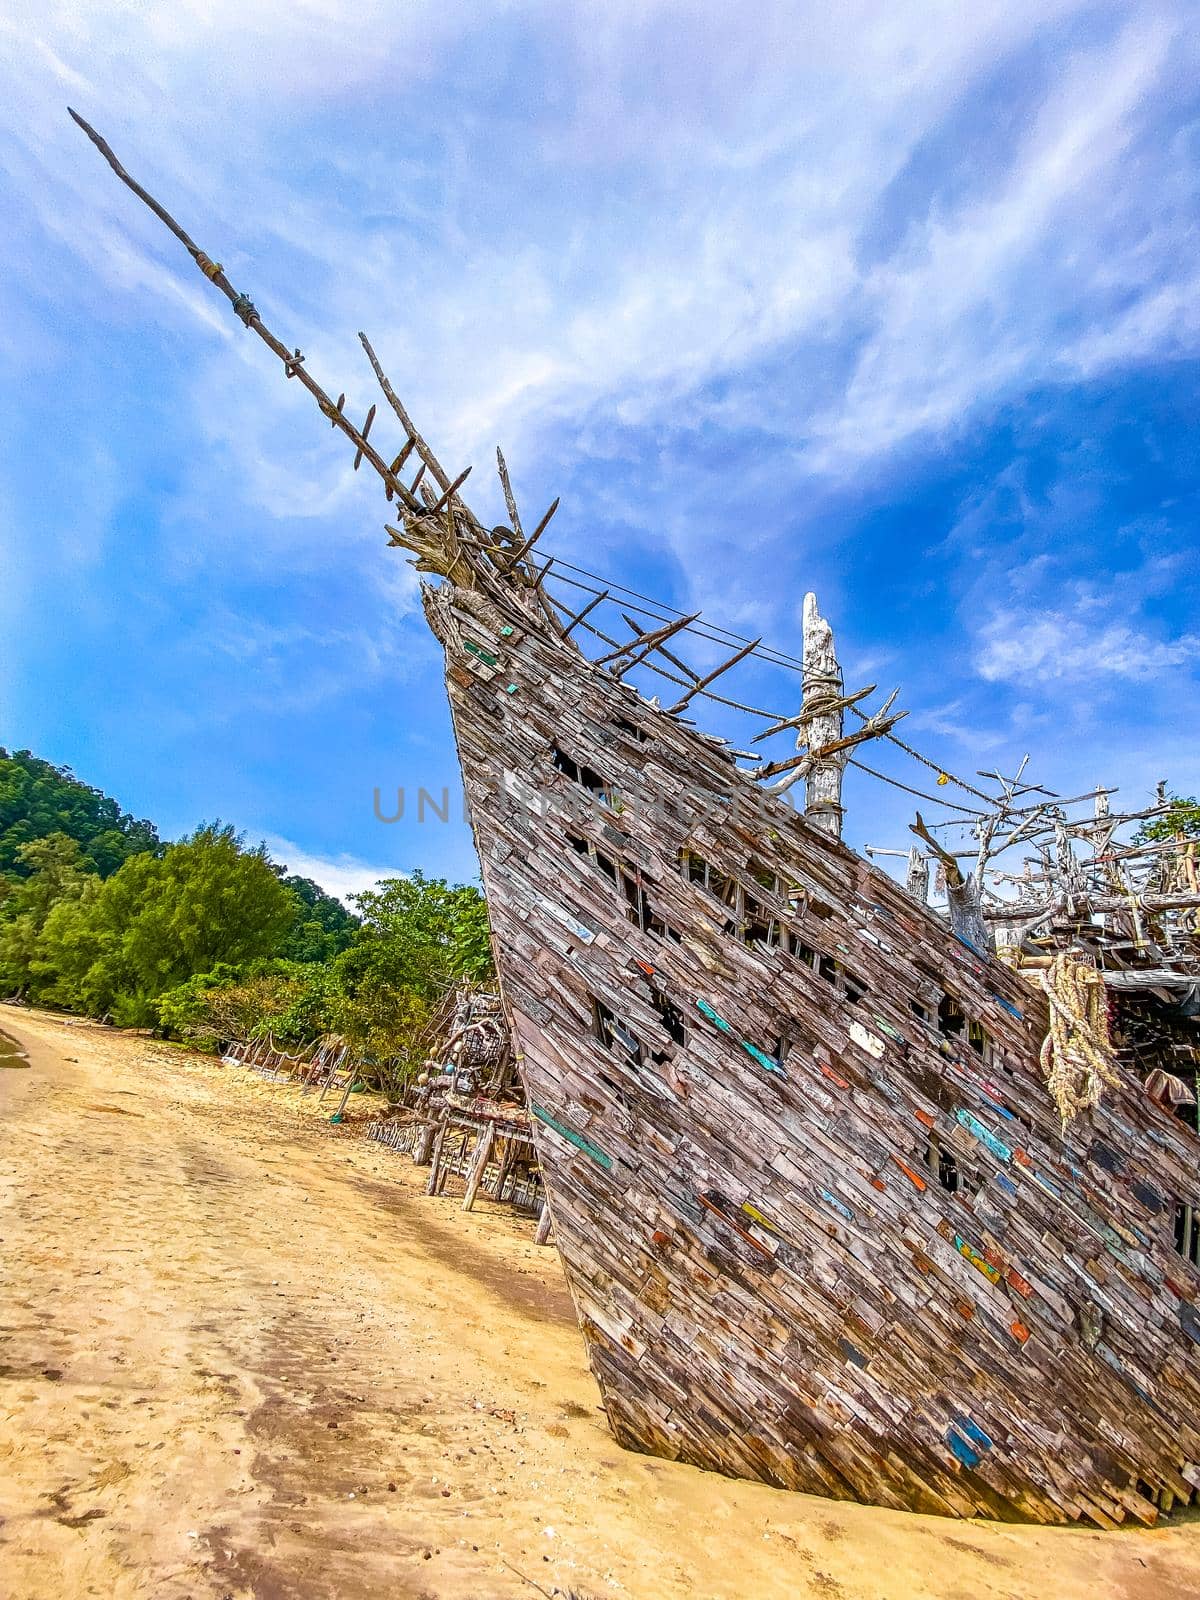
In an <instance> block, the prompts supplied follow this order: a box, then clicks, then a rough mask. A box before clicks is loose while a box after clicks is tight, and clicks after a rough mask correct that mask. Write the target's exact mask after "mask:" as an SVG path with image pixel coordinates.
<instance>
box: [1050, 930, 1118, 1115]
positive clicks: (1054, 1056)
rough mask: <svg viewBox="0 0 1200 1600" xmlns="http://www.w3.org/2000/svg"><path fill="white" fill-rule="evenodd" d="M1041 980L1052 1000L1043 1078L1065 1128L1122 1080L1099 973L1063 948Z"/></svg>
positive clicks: (1116, 1086)
mask: <svg viewBox="0 0 1200 1600" xmlns="http://www.w3.org/2000/svg"><path fill="white" fill-rule="evenodd" d="M1041 977H1042V987H1043V988H1044V989H1045V991H1046V999H1047V1000H1048V1001H1049V1002H1050V1032H1049V1033H1048V1034H1047V1035H1046V1037H1045V1040H1044V1041H1043V1043H1042V1053H1041V1065H1042V1076H1043V1077H1044V1078H1045V1080H1046V1087H1047V1088H1048V1089H1049V1090H1050V1094H1051V1096H1052V1097H1053V1100H1054V1103H1055V1105H1056V1106H1057V1107H1058V1114H1059V1116H1060V1117H1061V1118H1062V1123H1063V1127H1064V1129H1065V1128H1066V1125H1067V1123H1068V1122H1069V1121H1070V1120H1071V1118H1072V1117H1075V1116H1078V1114H1079V1113H1080V1112H1081V1111H1085V1110H1087V1109H1088V1108H1089V1107H1091V1106H1096V1105H1099V1103H1100V1097H1101V1095H1102V1094H1103V1092H1104V1089H1105V1086H1106V1085H1107V1086H1108V1087H1109V1088H1110V1089H1116V1088H1118V1087H1119V1085H1120V1079H1119V1078H1118V1077H1117V1070H1116V1059H1115V1057H1114V1055H1113V1047H1112V1041H1111V1039H1110V1038H1109V1035H1108V1005H1107V1001H1106V999H1105V994H1104V979H1103V978H1102V977H1101V975H1100V973H1098V972H1097V971H1096V969H1095V967H1091V966H1089V965H1088V964H1087V963H1086V962H1085V961H1080V960H1079V958H1078V957H1077V956H1074V955H1072V954H1071V952H1070V951H1069V950H1061V951H1059V953H1058V955H1056V956H1055V958H1054V960H1053V962H1052V963H1051V965H1050V967H1049V969H1048V970H1047V971H1045V972H1043V973H1042V975H1041Z"/></svg>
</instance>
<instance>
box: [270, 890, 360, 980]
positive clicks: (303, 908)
mask: <svg viewBox="0 0 1200 1600" xmlns="http://www.w3.org/2000/svg"><path fill="white" fill-rule="evenodd" d="M273 870H274V871H275V872H276V873H278V874H279V881H280V883H282V884H283V886H284V888H285V889H290V890H291V891H292V893H293V894H294V895H295V896H296V898H297V900H298V901H299V902H300V911H299V915H298V916H297V919H296V924H295V926H294V927H293V929H292V931H291V934H290V936H289V938H288V942H287V945H286V947H285V949H284V952H283V953H284V955H285V957H286V958H287V959H288V960H289V961H332V960H333V958H334V956H337V955H340V954H341V953H342V951H343V950H346V949H348V948H349V946H350V945H351V944H353V942H354V934H355V931H356V929H357V928H358V918H357V917H356V916H355V915H354V914H353V913H352V912H350V911H347V910H346V908H345V906H344V905H343V904H342V902H341V901H340V900H338V899H336V898H335V897H334V896H333V895H331V894H326V893H325V890H324V889H322V888H321V886H320V884H319V883H314V882H313V880H312V879H311V878H300V877H297V876H296V875H295V874H288V873H287V869H286V868H285V867H274V868H273Z"/></svg>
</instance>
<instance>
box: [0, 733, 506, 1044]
mask: <svg viewBox="0 0 1200 1600" xmlns="http://www.w3.org/2000/svg"><path fill="white" fill-rule="evenodd" d="M353 898H354V901H355V904H356V908H357V909H356V911H355V912H351V911H348V910H347V909H346V907H345V906H344V905H343V904H342V903H341V901H340V900H337V899H335V898H334V897H333V896H332V895H328V894H326V893H325V892H324V890H322V889H321V887H320V886H319V885H318V884H316V883H314V882H313V881H312V880H311V879H309V878H301V877H296V876H294V875H289V874H288V872H287V868H286V866H284V865H280V864H278V863H276V862H274V861H272V860H271V858H270V856H269V855H268V853H267V851H266V849H265V847H263V846H262V845H259V846H257V847H251V846H249V845H248V844H247V843H246V841H245V839H244V838H243V837H242V836H241V835H240V834H239V833H237V832H236V830H235V829H234V828H233V826H232V825H230V824H222V823H219V822H217V823H211V824H203V825H201V826H199V827H198V828H196V830H195V831H194V832H193V833H191V834H189V835H187V836H186V837H185V838H183V839H180V840H178V841H176V842H173V843H171V842H164V841H163V840H162V839H160V838H159V835H158V832H157V830H156V828H155V827H154V825H153V824H152V823H151V822H148V821H137V820H135V819H134V818H133V817H132V816H130V815H129V814H128V813H127V812H124V811H122V809H121V807H120V806H119V804H118V803H117V802H116V801H115V800H113V799H111V798H110V797H109V796H108V795H105V794H103V793H102V792H101V791H100V790H99V789H95V788H92V787H91V786H90V785H88V784H85V783H82V782H81V781H80V780H79V779H78V778H76V777H75V775H74V774H73V773H72V772H71V771H70V769H69V768H67V767H55V766H52V765H51V764H50V763H49V762H46V761H42V760H40V759H39V758H38V757H36V756H33V755H32V754H31V753H30V752H29V751H27V750H21V751H17V752H15V753H13V754H9V752H8V751H6V750H3V749H0V998H5V999H20V1000H26V1001H29V1002H32V1003H35V1004H38V1005H47V1006H57V1007H61V1008H63V1009H65V1010H70V1011H78V1012H83V1013H85V1014H87V1015H89V1016H94V1017H101V1018H106V1019H108V1020H111V1021H113V1022H115V1023H117V1024H118V1025H120V1026H126V1027H158V1028H160V1029H161V1030H162V1031H164V1032H166V1033H171V1034H174V1035H175V1036H177V1037H180V1038H184V1039H188V1040H190V1041H192V1042H196V1043H201V1044H207V1045H217V1044H219V1043H221V1042H222V1041H224V1040H226V1039H229V1038H234V1037H239V1038H248V1037H257V1036H266V1034H268V1033H270V1034H272V1035H273V1036H274V1038H275V1039H276V1040H277V1041H278V1042H279V1043H281V1044H287V1045H294V1046H298V1045H303V1044H306V1043H308V1042H310V1041H312V1040H315V1039H317V1038H319V1037H321V1036H322V1035H324V1034H327V1033H331V1032H337V1033H341V1034H344V1035H345V1036H346V1037H347V1038H348V1039H349V1040H350V1042H351V1044H352V1045H353V1047H354V1048H355V1050H356V1051H357V1052H358V1053H359V1054H360V1055H362V1056H363V1057H365V1058H367V1059H373V1060H377V1061H379V1062H381V1063H390V1064H391V1066H392V1070H393V1071H394V1072H399V1073H401V1074H402V1073H403V1072H404V1071H405V1070H406V1067H407V1054H408V1051H409V1048H410V1046H411V1045H412V1043H413V1041H414V1040H415V1039H416V1038H417V1036H418V1035H419V1034H420V1032H421V1030H422V1028H423V1027H424V1024H425V1020H426V1019H427V1017H428V1015H429V1011H430V1008H431V1007H432V1006H433V1005H434V1004H435V1003H436V1002H437V1000H438V999H440V997H441V995H442V994H443V993H444V992H445V990H446V988H447V987H448V986H449V985H450V984H452V983H454V982H456V981H457V980H458V979H459V978H460V977H462V976H470V977H473V978H476V979H483V978H486V977H487V976H488V975H489V973H490V966H491V959H490V952H489V947H488V938H487V921H486V916H485V912H484V906H483V900H482V897H481V895H480V894H479V892H478V890H477V889H474V888H472V887H470V886H468V885H457V886H452V885H449V884H447V883H445V882H443V881H442V880H440V879H427V878H425V877H424V876H423V874H421V873H420V872H416V873H414V874H413V875H412V876H411V877H406V878H395V879H390V880H387V881H385V882H383V883H381V884H379V885H377V887H376V888H375V889H373V890H371V891H368V892H367V893H365V894H362V895H358V896H355V897H353Z"/></svg>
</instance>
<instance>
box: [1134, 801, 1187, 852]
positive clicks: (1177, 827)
mask: <svg viewBox="0 0 1200 1600" xmlns="http://www.w3.org/2000/svg"><path fill="white" fill-rule="evenodd" d="M1178 834H1182V835H1183V837H1184V838H1185V839H1200V800H1197V799H1196V797H1195V796H1194V795H1188V796H1183V795H1177V794H1169V795H1168V796H1167V809H1166V810H1165V811H1164V812H1163V813H1162V815H1161V816H1157V817H1150V818H1149V819H1148V820H1147V821H1145V822H1143V823H1142V825H1141V827H1140V828H1139V829H1138V830H1137V833H1136V834H1135V835H1134V838H1135V839H1136V840H1137V842H1138V843H1139V844H1148V843H1149V842H1150V841H1152V840H1154V839H1174V838H1175V837H1176V835H1178Z"/></svg>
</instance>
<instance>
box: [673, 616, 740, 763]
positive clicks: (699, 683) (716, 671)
mask: <svg viewBox="0 0 1200 1600" xmlns="http://www.w3.org/2000/svg"><path fill="white" fill-rule="evenodd" d="M761 643H762V639H761V638H759V639H751V641H750V643H749V644H747V645H743V646H742V648H741V649H740V650H738V651H736V652H735V653H734V654H733V655H731V656H730V657H729V660H728V661H723V662H722V663H721V665H720V666H719V667H714V668H713V670H712V671H711V672H710V673H709V674H708V676H707V677H704V678H698V679H697V680H696V683H695V685H694V686H693V687H692V688H691V689H689V690H688V692H687V693H686V694H685V695H683V696H682V697H681V698H680V699H678V700H676V702H675V704H674V705H673V706H668V708H667V715H668V716H672V717H677V716H678V715H679V713H680V712H681V711H682V710H683V708H684V706H686V705H687V704H688V703H689V701H691V700H693V699H694V698H695V696H696V695H698V694H703V692H704V690H705V689H707V688H708V686H709V684H710V683H713V682H714V681H715V680H716V679H717V678H719V677H720V676H721V674H722V673H724V672H728V671H729V669H730V667H736V666H737V664H738V662H739V661H744V660H745V658H746V657H747V656H748V655H749V654H750V653H751V651H753V650H757V649H758V647H759V645H760V644H761ZM663 654H664V655H665V654H666V651H663ZM753 742H754V741H753V740H751V743H753Z"/></svg>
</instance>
